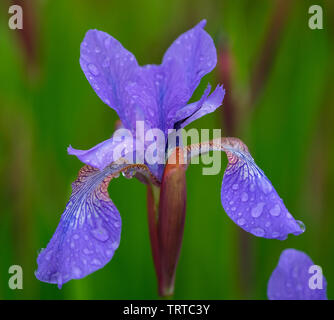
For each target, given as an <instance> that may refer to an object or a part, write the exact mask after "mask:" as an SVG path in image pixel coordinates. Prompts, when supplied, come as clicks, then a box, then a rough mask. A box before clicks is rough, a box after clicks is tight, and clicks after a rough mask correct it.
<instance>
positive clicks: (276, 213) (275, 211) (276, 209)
mask: <svg viewBox="0 0 334 320" xmlns="http://www.w3.org/2000/svg"><path fill="white" fill-rule="evenodd" d="M280 212H281V208H280V206H279V205H278V204H275V205H274V206H273V207H272V208H271V209H270V210H269V213H270V214H271V215H272V216H274V217H277V216H279V214H280Z"/></svg>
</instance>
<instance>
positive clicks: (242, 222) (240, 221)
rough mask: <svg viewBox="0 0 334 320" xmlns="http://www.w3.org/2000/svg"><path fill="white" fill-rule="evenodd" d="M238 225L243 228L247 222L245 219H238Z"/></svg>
mask: <svg viewBox="0 0 334 320" xmlns="http://www.w3.org/2000/svg"><path fill="white" fill-rule="evenodd" d="M237 223H238V225H239V226H243V225H244V224H245V223H246V220H245V219H244V218H240V219H238V221H237Z"/></svg>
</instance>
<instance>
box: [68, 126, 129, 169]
mask: <svg viewBox="0 0 334 320" xmlns="http://www.w3.org/2000/svg"><path fill="white" fill-rule="evenodd" d="M121 130H125V129H121ZM134 147H135V142H134V141H133V138H132V137H131V136H130V135H128V136H123V138H122V139H119V140H116V139H114V138H110V139H108V140H105V141H103V142H101V143H99V144H97V145H96V146H95V147H93V148H91V149H89V150H78V149H74V148H72V147H71V146H69V147H68V148H67V152H68V153H69V154H71V155H74V156H76V157H78V159H79V160H80V161H82V162H83V163H85V164H88V165H90V166H92V167H94V168H98V169H100V170H103V169H104V168H105V167H106V166H108V165H109V164H110V163H112V162H114V161H117V160H118V159H119V158H120V157H126V156H127V157H128V158H129V157H130V156H131V155H133V148H134ZM121 150H123V152H121ZM131 162H133V161H130V160H129V163H131Z"/></svg>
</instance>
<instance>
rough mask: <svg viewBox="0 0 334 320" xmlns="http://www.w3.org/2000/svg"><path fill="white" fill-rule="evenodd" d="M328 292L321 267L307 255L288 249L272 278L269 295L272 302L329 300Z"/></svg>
mask: <svg viewBox="0 0 334 320" xmlns="http://www.w3.org/2000/svg"><path fill="white" fill-rule="evenodd" d="M312 266H314V267H312ZM312 277H315V279H312ZM313 280H314V281H313ZM326 290H327V282H326V279H325V277H324V276H323V275H322V269H321V268H320V266H315V265H314V263H313V261H312V260H311V258H310V257H309V256H308V255H307V254H306V253H304V252H302V251H298V250H295V249H286V250H284V251H283V252H282V254H281V256H280V259H279V262H278V265H277V267H276V268H275V270H274V271H273V273H272V274H271V276H270V279H269V282H268V289H267V293H268V298H269V299H270V300H327V293H326Z"/></svg>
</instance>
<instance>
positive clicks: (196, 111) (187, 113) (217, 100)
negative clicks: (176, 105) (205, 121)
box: [174, 85, 225, 129]
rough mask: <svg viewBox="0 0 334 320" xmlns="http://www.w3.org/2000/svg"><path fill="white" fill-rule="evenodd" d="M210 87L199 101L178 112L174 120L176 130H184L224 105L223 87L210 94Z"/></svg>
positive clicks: (218, 87)
mask: <svg viewBox="0 0 334 320" xmlns="http://www.w3.org/2000/svg"><path fill="white" fill-rule="evenodd" d="M210 89H211V87H210V85H208V88H207V89H206V90H205V92H204V94H203V96H202V97H201V99H200V100H199V101H196V102H193V103H190V104H188V105H186V106H185V107H183V108H182V109H180V110H178V111H177V113H176V114H175V118H174V127H175V129H179V128H184V127H185V126H187V125H188V124H190V123H191V122H193V121H195V120H197V119H199V118H201V117H203V116H205V115H206V114H208V113H211V112H214V111H215V110H216V109H217V108H218V107H219V106H221V105H222V103H223V99H224V95H225V90H224V89H223V86H220V85H218V86H217V87H216V89H215V90H214V91H213V92H212V93H211V94H210V95H209V93H210Z"/></svg>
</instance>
